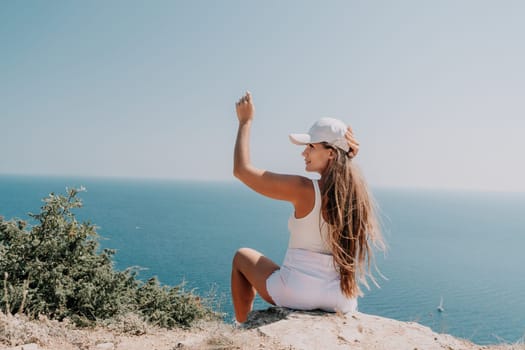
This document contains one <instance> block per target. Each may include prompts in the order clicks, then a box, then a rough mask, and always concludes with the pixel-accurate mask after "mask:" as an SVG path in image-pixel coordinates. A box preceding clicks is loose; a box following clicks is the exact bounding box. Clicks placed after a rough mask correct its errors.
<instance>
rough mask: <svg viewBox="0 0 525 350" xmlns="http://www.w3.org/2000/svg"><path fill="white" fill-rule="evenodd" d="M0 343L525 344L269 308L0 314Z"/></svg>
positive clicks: (156, 348)
mask: <svg viewBox="0 0 525 350" xmlns="http://www.w3.org/2000/svg"><path fill="white" fill-rule="evenodd" d="M0 349H9V350H15V349H16V350H69V349H75V350H77V349H81V350H174V349H356V350H357V349H362V350H365V349H366V350H379V349H385V350H386V349H388V350H396V349H399V350H405V349H409V350H414V349H419V350H433V349H436V350H438V349H440V350H441V349H445V350H459V349H464V350H525V345H524V344H523V343H521V344H512V345H493V346H481V345H476V344H473V343H471V342H469V341H466V340H462V339H457V338H454V337H452V336H450V335H447V334H438V333H435V332H433V331H432V330H431V329H430V328H428V327H425V326H422V325H420V324H417V323H413V322H400V321H396V320H392V319H387V318H383V317H378V316H372V315H367V314H362V313H355V314H349V315H346V316H343V315H336V314H327V313H319V312H292V311H290V310H286V309H281V308H270V309H268V310H264V311H256V312H253V313H252V314H251V315H250V319H249V321H248V322H247V323H246V324H244V325H243V327H234V326H233V325H228V324H225V323H221V322H217V321H213V322H211V321H208V322H203V323H200V324H197V325H196V326H195V327H193V328H192V329H190V330H182V329H175V330H165V329H158V328H154V327H150V326H147V325H146V324H144V323H143V322H142V321H141V320H139V319H138V318H136V317H134V316H132V315H129V316H128V317H125V318H123V319H120V320H115V321H114V322H112V323H111V324H108V325H105V326H100V327H97V328H95V329H77V328H75V327H74V326H73V325H71V324H70V323H67V322H56V321H50V320H47V319H41V320H38V321H29V320H27V319H25V318H20V317H17V316H10V315H9V316H6V315H3V314H0Z"/></svg>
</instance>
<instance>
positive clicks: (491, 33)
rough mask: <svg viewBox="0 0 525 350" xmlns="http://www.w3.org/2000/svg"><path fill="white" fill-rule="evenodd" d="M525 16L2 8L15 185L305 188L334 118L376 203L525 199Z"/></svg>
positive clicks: (481, 5)
mask: <svg viewBox="0 0 525 350" xmlns="http://www.w3.org/2000/svg"><path fill="white" fill-rule="evenodd" d="M523 18H525V2H523V1H519V0H516V1H506V0H501V1H478V0H465V1H456V0H441V1H419V0H413V1H404V0H401V1H327V2H320V1H273V0H272V1H226V0H225V1H211V0H210V1H84V2H79V1H58V0H56V1H15V0H12V1H2V2H0V128H1V137H0V150H1V154H2V157H1V161H0V174H55V175H80V176H125V177H154V178H178V179H204V180H208V179H209V180H225V179H232V175H231V168H232V150H233V144H234V140H235V134H236V127H237V121H236V117H235V113H234V102H235V100H236V99H237V98H238V97H239V96H240V95H241V94H242V93H243V92H244V91H245V90H248V89H249V90H250V91H251V92H252V94H253V96H254V100H255V104H256V110H257V112H256V120H255V122H254V129H253V135H252V136H253V137H252V153H253V156H252V158H253V161H254V163H255V164H256V165H257V166H259V167H262V168H266V169H269V170H273V171H277V172H291V173H299V174H302V173H303V168H304V164H303V159H302V157H301V155H300V153H301V151H302V149H301V148H300V147H298V146H294V145H292V144H291V143H289V141H288V137H287V135H288V133H290V132H302V131H306V130H307V129H308V128H309V126H310V125H311V123H312V122H313V121H315V120H316V119H318V118H320V117H323V116H331V117H336V118H339V119H343V120H345V121H346V122H347V123H350V124H351V125H352V126H353V128H354V131H355V133H356V136H357V137H358V139H359V141H360V142H361V144H362V148H361V151H360V154H359V156H358V158H357V159H356V161H357V162H358V163H359V164H360V166H361V168H362V169H363V171H364V173H365V175H366V177H367V178H368V181H369V182H370V184H371V185H372V186H395V187H398V186H401V187H437V188H465V189H486V190H506V191H525V161H524V160H523V159H524V158H525V157H524V155H523V153H524V152H525V135H524V133H525V102H524V101H525V66H524V62H525V41H524V37H525V21H524V20H523Z"/></svg>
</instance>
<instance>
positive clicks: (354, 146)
mask: <svg viewBox="0 0 525 350" xmlns="http://www.w3.org/2000/svg"><path fill="white" fill-rule="evenodd" d="M345 138H346V142H347V143H348V146H349V147H350V150H349V151H348V155H349V156H350V157H351V158H353V157H355V156H356V155H357V153H358V152H359V141H357V140H356V138H355V137H354V132H353V130H352V127H350V126H349V127H348V128H347V129H346V133H345Z"/></svg>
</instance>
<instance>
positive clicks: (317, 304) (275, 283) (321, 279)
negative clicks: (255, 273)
mask: <svg viewBox="0 0 525 350" xmlns="http://www.w3.org/2000/svg"><path fill="white" fill-rule="evenodd" d="M339 284H340V280H339V273H338V272H337V271H336V270H335V268H334V265H333V258H332V256H331V255H327V254H321V253H315V252H311V251H308V250H303V249H288V251H287V252H286V256H285V257H284V262H283V266H281V268H280V269H279V270H276V271H274V272H273V273H272V274H271V275H270V277H268V279H267V280H266V289H267V290H268V293H269V294H270V296H271V297H272V299H273V301H274V302H275V303H276V304H277V306H282V307H287V308H290V309H296V310H315V309H321V310H324V311H329V312H342V313H347V312H352V311H357V299H356V298H348V297H346V296H345V295H344V294H343V293H342V292H341V288H340V285H339Z"/></svg>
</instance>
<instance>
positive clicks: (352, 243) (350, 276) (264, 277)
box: [231, 93, 384, 322]
mask: <svg viewBox="0 0 525 350" xmlns="http://www.w3.org/2000/svg"><path fill="white" fill-rule="evenodd" d="M236 111H237V118H238V120H239V129H238V133H237V140H236V143H235V151H234V169H233V172H234V175H235V176H236V177H237V178H238V179H240V180H241V181H242V182H243V183H244V184H246V185H247V186H248V187H250V188H252V189H253V190H255V191H256V192H258V193H260V194H262V195H264V196H267V197H270V198H273V199H278V200H285V201H288V202H290V203H292V204H293V206H294V209H295V212H294V214H293V215H292V216H291V217H290V219H289V222H288V227H289V230H290V240H289V245H288V250H287V252H286V256H285V258H284V262H283V264H282V266H281V267H279V265H277V264H276V263H274V262H273V261H271V260H270V259H268V258H267V257H265V256H264V255H262V254H261V253H259V252H257V251H255V250H253V249H249V248H241V249H239V250H238V251H237V252H236V254H235V256H234V258H233V266H232V275H231V290H232V298H233V306H234V309H235V318H236V319H237V321H238V322H245V321H246V319H247V316H248V313H249V312H250V311H251V309H252V305H253V300H254V298H255V294H256V293H259V295H260V296H261V297H262V298H263V299H264V300H266V301H267V302H269V303H271V304H273V305H277V306H282V307H288V308H291V309H299V310H313V309H321V310H326V311H330V312H342V313H347V312H351V311H355V310H356V309H357V297H358V296H359V295H361V290H360V288H359V285H358V282H362V283H364V284H365V285H367V284H366V276H367V275H368V276H370V278H371V279H372V280H373V277H372V276H371V274H370V263H371V259H372V249H371V245H372V244H373V243H375V244H376V245H377V246H378V247H380V248H382V249H384V244H383V240H382V237H381V232H380V229H379V225H378V223H377V220H376V216H375V212H374V203H373V199H372V197H371V195H370V193H369V192H368V189H367V186H366V183H365V181H364V179H363V178H362V177H361V175H360V173H359V172H358V170H357V168H356V166H355V165H354V164H353V162H352V158H353V157H354V156H355V155H356V154H357V151H358V148H359V144H358V142H357V141H356V140H355V139H354V137H353V135H352V130H351V129H350V128H349V127H348V128H347V126H346V125H345V124H344V123H343V122H342V121H340V120H337V119H332V118H323V119H320V120H318V121H317V122H316V123H315V124H314V125H313V126H312V127H311V128H310V130H309V132H308V133H307V134H291V135H290V140H291V141H292V142H293V143H295V144H297V145H304V146H305V149H304V151H303V153H302V155H303V157H304V160H305V163H306V171H310V172H317V173H319V174H320V175H321V178H320V179H319V180H311V179H308V178H306V177H303V176H298V175H282V174H276V173H272V172H269V171H266V170H261V169H258V168H256V167H254V166H253V165H252V164H251V162H250V149H249V139H250V129H251V123H252V120H253V116H254V112H255V108H254V105H253V102H252V97H251V95H250V93H246V94H245V95H244V96H243V97H242V98H241V99H240V100H239V101H238V102H237V104H236Z"/></svg>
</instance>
